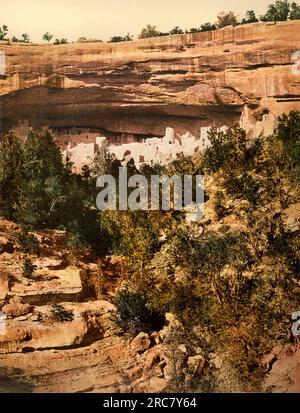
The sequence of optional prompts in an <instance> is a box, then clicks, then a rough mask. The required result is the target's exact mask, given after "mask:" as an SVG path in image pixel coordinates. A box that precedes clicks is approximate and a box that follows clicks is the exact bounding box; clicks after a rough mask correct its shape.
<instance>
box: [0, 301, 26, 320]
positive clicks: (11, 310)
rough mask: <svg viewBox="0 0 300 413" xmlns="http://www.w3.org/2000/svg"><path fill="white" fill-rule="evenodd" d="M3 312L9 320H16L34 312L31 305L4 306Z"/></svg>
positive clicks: (11, 304)
mask: <svg viewBox="0 0 300 413" xmlns="http://www.w3.org/2000/svg"><path fill="white" fill-rule="evenodd" d="M2 311H3V313H4V314H5V315H6V317H7V318H15V317H20V316H24V315H27V314H29V313H31V312H32V311H33V306H32V305H30V304H22V303H10V304H6V305H4V306H3V307H2Z"/></svg>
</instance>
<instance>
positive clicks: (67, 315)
mask: <svg viewBox="0 0 300 413" xmlns="http://www.w3.org/2000/svg"><path fill="white" fill-rule="evenodd" d="M51 313H52V315H53V318H54V319H55V320H58V321H61V322H67V321H73V320H74V318H75V317H74V312H73V311H72V310H67V309H66V308H65V307H64V306H63V305H61V304H52V308H51Z"/></svg>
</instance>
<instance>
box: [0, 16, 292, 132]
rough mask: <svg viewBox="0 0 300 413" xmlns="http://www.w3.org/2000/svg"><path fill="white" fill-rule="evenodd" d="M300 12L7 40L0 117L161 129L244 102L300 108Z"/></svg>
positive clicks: (229, 116)
mask: <svg viewBox="0 0 300 413" xmlns="http://www.w3.org/2000/svg"><path fill="white" fill-rule="evenodd" d="M298 50H300V21H299V20H298V21H288V22H280V23H276V24H275V23H254V24H248V25H242V26H238V27H235V28H233V27H227V28H224V29H221V30H217V31H212V32H205V33H193V34H184V35H174V36H166V37H159V38H151V39H145V40H140V41H134V42H125V43H119V44H111V43H103V44H101V43H100V44H99V43H94V44H93V43H89V44H79V43H74V44H68V45H59V46H54V45H31V44H29V45H27V44H11V45H10V44H5V43H4V42H2V43H0V51H3V52H4V53H5V54H6V63H7V65H6V74H5V76H0V105H1V104H2V110H1V113H0V116H1V120H2V125H3V127H4V128H6V129H7V128H9V127H11V126H13V125H15V124H17V123H18V122H19V121H22V120H29V123H30V125H31V126H39V127H40V126H44V125H48V126H50V127H54V128H56V127H66V128H68V127H72V126H78V125H80V126H81V127H95V128H101V129H103V130H106V131H110V132H127V133H133V134H146V135H147V134H150V135H157V136H162V135H163V134H164V130H165V128H166V127H167V126H172V127H173V128H174V129H175V131H176V132H177V133H182V132H184V133H185V132H186V131H187V130H189V131H190V132H191V133H194V134H197V133H198V131H199V128H200V127H201V126H209V125H211V124H213V123H215V124H216V125H217V126H222V125H224V124H228V123H230V122H232V121H236V120H238V119H239V117H240V115H241V113H242V111H243V108H244V107H245V105H247V106H248V107H250V108H251V110H254V109H260V108H261V107H262V108H264V109H266V110H270V111H271V112H272V113H273V114H275V115H278V114H281V113H283V112H288V111H290V110H293V109H300V74H293V72H292V65H293V62H292V55H293V53H294V52H295V51H298Z"/></svg>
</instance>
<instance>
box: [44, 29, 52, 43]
mask: <svg viewBox="0 0 300 413" xmlns="http://www.w3.org/2000/svg"><path fill="white" fill-rule="evenodd" d="M52 39H53V35H52V34H50V33H49V32H46V33H44V34H43V40H45V42H48V43H49V42H50V40H52Z"/></svg>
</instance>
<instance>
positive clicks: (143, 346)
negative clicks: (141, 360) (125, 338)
mask: <svg viewBox="0 0 300 413" xmlns="http://www.w3.org/2000/svg"><path fill="white" fill-rule="evenodd" d="M150 344H151V342H150V338H149V336H148V334H147V333H139V334H138V335H137V336H136V337H135V338H134V339H133V340H132V342H131V344H130V347H131V349H132V350H133V351H134V352H135V353H138V354H142V353H144V352H145V351H146V350H148V348H149V347H150Z"/></svg>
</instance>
